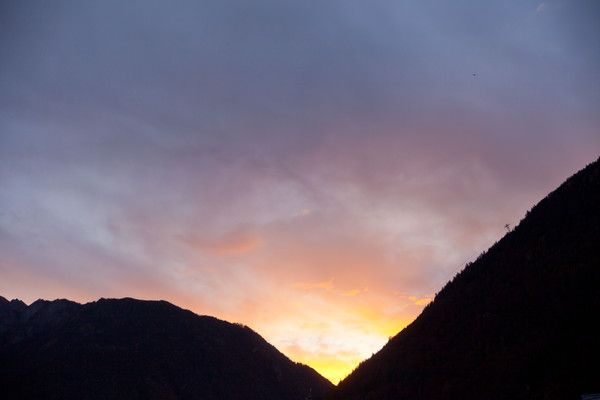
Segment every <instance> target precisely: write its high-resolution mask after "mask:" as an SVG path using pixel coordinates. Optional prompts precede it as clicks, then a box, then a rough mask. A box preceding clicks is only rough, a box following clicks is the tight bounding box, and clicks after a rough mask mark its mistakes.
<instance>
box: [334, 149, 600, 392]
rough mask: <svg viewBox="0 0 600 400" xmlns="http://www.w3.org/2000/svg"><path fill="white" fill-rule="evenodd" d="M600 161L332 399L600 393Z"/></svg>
mask: <svg viewBox="0 0 600 400" xmlns="http://www.w3.org/2000/svg"><path fill="white" fill-rule="evenodd" d="M599 164H600V159H599V160H597V161H596V162H594V163H592V164H590V165H588V166H587V167H586V168H585V169H583V170H581V171H580V172H578V173H577V174H575V175H573V176H572V177H570V178H569V179H568V180H567V181H566V182H565V183H564V184H562V185H561V186H560V187H559V188H558V189H557V190H556V191H554V192H552V193H550V194H549V195H548V196H547V197H546V198H545V199H543V200H542V201H540V202H539V204H537V205H536V206H535V207H533V209H531V210H530V211H529V212H528V213H527V215H526V217H525V218H524V219H523V220H522V221H521V222H520V224H519V225H518V226H517V227H516V228H515V229H514V230H512V231H510V232H508V233H507V235H506V236H505V237H504V238H503V239H502V240H500V241H499V242H497V243H496V244H495V245H493V246H492V247H491V248H490V249H489V250H488V251H487V252H485V253H484V254H481V256H480V257H479V258H478V259H477V260H476V261H475V262H473V263H472V264H469V265H467V266H466V268H465V269H464V270H463V271H462V272H460V273H459V274H458V275H457V276H456V277H454V279H453V280H452V281H451V282H449V283H448V284H447V285H446V286H445V287H444V288H443V289H442V290H441V291H440V292H439V294H438V295H437V296H436V298H435V301H433V302H432V303H431V304H429V305H428V306H427V307H426V308H425V309H424V310H423V312H422V314H421V315H420V316H419V317H418V318H417V319H416V320H415V321H414V322H413V323H412V324H410V325H409V326H408V327H406V328H405V329H404V330H402V331H401V332H400V333H399V334H398V335H396V336H395V337H394V338H393V339H392V340H390V342H389V343H388V344H387V345H386V346H385V347H384V348H383V349H382V350H381V351H380V352H378V353H376V354H375V355H374V356H373V357H371V358H370V359H368V360H367V361H364V362H363V363H362V364H361V365H360V366H359V367H358V368H357V369H356V370H355V371H354V372H353V373H352V374H350V376H348V377H347V378H346V379H345V380H343V381H342V382H341V383H340V384H339V385H338V388H337V389H336V391H335V392H334V395H333V396H331V397H330V398H331V399H345V400H350V399H361V400H362V399H377V400H382V399H411V400H415V399H498V400H505V399H560V400H565V399H573V400H575V399H580V398H581V395H582V394H585V393H599V392H600V339H599V338H600V331H599V330H598V327H597V326H598V319H599V318H600V165H599Z"/></svg>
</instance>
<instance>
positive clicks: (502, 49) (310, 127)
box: [0, 0, 600, 383]
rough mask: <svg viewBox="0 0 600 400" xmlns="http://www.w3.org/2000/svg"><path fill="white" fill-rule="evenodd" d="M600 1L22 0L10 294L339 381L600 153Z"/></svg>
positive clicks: (12, 30)
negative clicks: (141, 324) (271, 356)
mask: <svg viewBox="0 0 600 400" xmlns="http://www.w3.org/2000/svg"><path fill="white" fill-rule="evenodd" d="M599 20H600V3H599V2H598V1H595V0H548V1H544V2H540V1H539V0H538V1H529V0H492V1H479V0H455V1H442V0H437V1H434V0H426V1H423V0H404V1H392V0H375V1H368V2H367V1H358V0H319V1H316V0H304V1H296V2H291V1H282V0H279V1H274V0H255V1H252V2H249V1H245V0H219V1H208V0H207V1H186V0H182V1H178V2H168V1H158V0H148V1H141V0H140V1H137V0H135V1H126V2H124V1H114V0H103V1H89V2H88V1H86V2H82V1H62V0H53V1H34V0H19V1H16V0H14V1H10V0H8V1H3V2H1V4H0V295H2V296H3V297H6V298H8V299H12V298H19V299H21V300H23V301H25V302H27V303H31V302H33V301H35V300H36V299H38V298H43V299H48V300H52V299H56V298H68V299H71V300H75V301H78V302H89V301H95V300H97V299H98V298H101V297H116V298H120V297H135V298H140V299H164V300H167V301H170V302H172V303H174V304H176V305H178V306H180V307H183V308H187V309H190V310H192V311H194V312H196V313H198V314H206V315H213V316H216V317H218V318H221V319H225V320H228V321H231V322H239V323H243V324H246V325H248V326H250V327H251V328H252V329H254V330H255V331H257V332H258V333H259V334H261V335H262V336H263V337H264V338H265V339H266V340H268V341H269V342H270V343H272V344H273V345H275V346H276V347H277V348H278V349H279V350H280V351H282V352H283V353H284V354H286V355H287V356H288V357H290V358H291V359H292V360H294V361H298V362H303V363H307V364H309V365H310V366H312V367H313V368H315V369H317V371H319V372H320V373H321V374H323V375H324V376H326V377H327V378H329V379H330V380H332V381H333V382H334V383H337V382H338V381H339V379H340V378H343V377H344V376H345V375H347V374H348V373H349V372H351V371H352V369H353V368H355V367H356V366H357V364H358V363H359V362H360V361H361V360H363V359H365V358H367V357H369V356H371V354H373V353H375V352H376V351H377V350H379V349H380V348H381V347H382V346H383V345H384V344H385V343H386V342H387V340H388V338H389V337H390V336H392V335H395V334H396V333H398V332H399V331H400V330H401V329H402V328H403V327H404V326H406V325H407V324H408V323H410V322H411V321H412V320H413V319H414V318H415V317H416V316H417V315H418V314H419V313H420V311H421V310H422V309H423V307H424V306H425V305H426V304H427V303H428V302H429V301H430V300H431V299H432V298H433V297H434V295H435V293H436V292H437V291H438V290H439V289H440V288H441V287H442V286H443V285H444V283H445V282H446V281H448V280H449V279H451V278H452V277H453V276H454V275H455V274H456V273H457V272H458V271H460V270H461V269H462V268H463V267H464V265H465V264H466V262H468V261H471V260H473V259H475V258H476V257H477V255H478V254H479V253H481V252H482V251H484V250H486V249H487V248H488V247H489V246H490V245H492V244H493V243H494V242H496V241H497V240H499V239H500V238H501V237H502V236H503V235H504V234H505V233H506V228H505V225H506V224H510V226H511V227H514V226H515V225H517V224H518V223H519V221H520V220H521V219H522V218H523V217H524V215H525V213H526V212H527V210H529V209H530V208H531V207H532V206H533V205H535V204H536V203H537V202H538V201H539V200H541V199H542V198H543V197H545V196H546V195H547V194H548V193H549V192H550V191H552V190H554V189H555V188H556V187H557V186H558V185H560V184H561V183H562V182H563V181H564V180H565V179H566V178H567V177H569V176H570V175H571V174H573V173H575V172H576V171H578V170H580V169H581V168H583V167H584V166H585V165H586V164H588V163H590V162H592V161H594V160H595V159H597V158H598V156H599V155H600V123H599V122H600V112H598V110H600V51H599V50H598V42H599V41H600V25H599V24H598V23H597V21H599Z"/></svg>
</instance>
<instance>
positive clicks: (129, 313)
mask: <svg viewBox="0 0 600 400" xmlns="http://www.w3.org/2000/svg"><path fill="white" fill-rule="evenodd" d="M332 387H333V385H332V384H331V383H330V382H329V381H328V380H327V379H325V378H323V377H322V376H321V375H319V374H318V373H317V372H316V371H314V370H313V369H311V368H309V367H308V366H305V365H302V364H297V363H294V362H292V361H291V360H289V359H288V358H287V357H286V356H285V355H283V354H282V353H280V352H279V351H278V350H277V349H275V347H273V346H271V345H270V344H268V343H267V342H266V341H265V340H264V339H263V338H262V337H260V336H259V335H258V334H257V333H256V332H254V331H252V330H251V329H250V328H248V327H245V326H242V325H239V324H231V323H228V322H225V321H221V320H218V319H216V318H213V317H208V316H198V315H196V314H194V313H192V312H191V311H187V310H183V309H181V308H178V307H175V306H174V305H172V304H169V303H167V302H164V301H140V300H134V299H120V300H114V299H112V300H107V299H101V300H99V301H97V302H93V303H88V304H84V305H81V304H78V303H74V302H71V301H67V300H56V301H52V302H49V301H44V300H38V301H36V302H35V303H33V304H31V305H30V306H26V305H25V304H24V303H22V302H20V301H18V300H13V301H10V302H9V301H7V300H6V299H4V298H2V297H0V397H1V398H3V399H28V398H31V399H34V398H35V399H215V400H216V399H219V400H221V399H231V400H238V399H256V400H259V399H260V400H264V399H273V400H275V399H277V400H279V399H298V400H304V399H305V398H306V397H307V396H308V395H309V393H311V395H312V398H314V399H319V398H322V396H323V395H324V394H325V392H327V391H329V390H330V389H331V388H332Z"/></svg>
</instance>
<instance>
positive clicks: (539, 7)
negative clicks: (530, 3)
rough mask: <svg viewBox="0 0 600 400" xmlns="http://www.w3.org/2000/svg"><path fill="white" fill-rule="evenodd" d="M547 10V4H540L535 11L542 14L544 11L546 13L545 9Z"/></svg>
mask: <svg viewBox="0 0 600 400" xmlns="http://www.w3.org/2000/svg"><path fill="white" fill-rule="evenodd" d="M545 8H546V3H540V4H539V5H538V6H537V8H536V9H535V11H536V12H538V13H540V12H542V11H544V9H545Z"/></svg>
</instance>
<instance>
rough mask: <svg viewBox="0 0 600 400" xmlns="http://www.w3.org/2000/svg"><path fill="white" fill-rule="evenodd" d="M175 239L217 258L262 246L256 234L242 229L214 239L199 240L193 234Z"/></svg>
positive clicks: (261, 241) (260, 238)
mask: <svg viewBox="0 0 600 400" xmlns="http://www.w3.org/2000/svg"><path fill="white" fill-rule="evenodd" d="M176 237H177V239H178V240H179V241H181V242H182V243H184V244H186V245H188V246H190V247H192V248H194V249H197V250H201V251H202V252H204V253H206V254H208V255H212V256H217V257H225V256H233V255H240V254H244V253H248V252H251V251H253V250H255V249H256V248H258V247H260V246H262V245H263V244H264V239H263V238H262V237H261V236H260V235H259V234H258V233H256V232H252V231H248V230H246V229H243V228H240V229H237V230H234V231H231V232H228V233H226V234H224V235H222V236H220V237H218V238H216V239H210V238H209V239H201V238H199V237H198V236H196V235H195V234H186V235H177V236H176Z"/></svg>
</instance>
